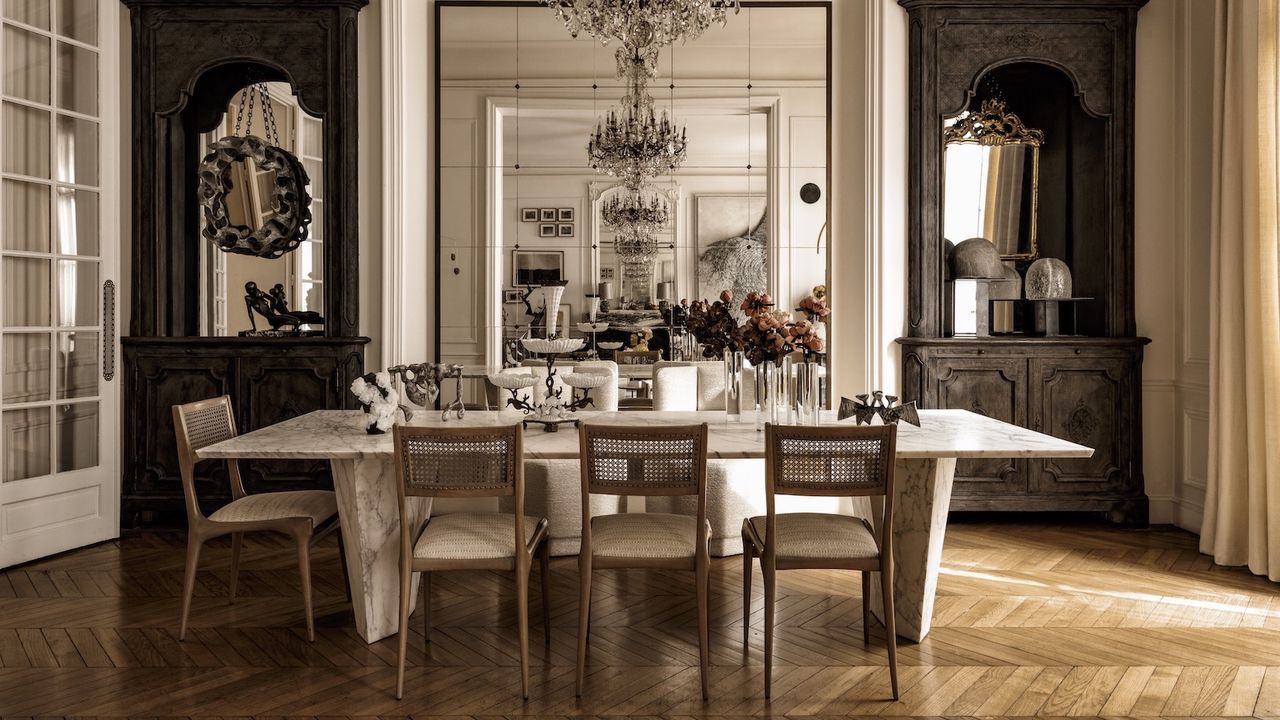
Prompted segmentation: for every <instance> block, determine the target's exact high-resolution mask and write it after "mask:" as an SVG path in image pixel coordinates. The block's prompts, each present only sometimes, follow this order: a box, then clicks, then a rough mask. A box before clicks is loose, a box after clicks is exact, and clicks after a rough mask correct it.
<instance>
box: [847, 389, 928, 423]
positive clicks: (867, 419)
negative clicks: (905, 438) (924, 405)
mask: <svg viewBox="0 0 1280 720" xmlns="http://www.w3.org/2000/svg"><path fill="white" fill-rule="evenodd" d="M856 397H857V400H850V399H849V398H840V411H839V413H838V417H839V419H841V420H844V419H847V418H850V417H852V418H854V420H856V421H857V423H858V424H859V425H870V424H871V420H872V419H873V418H875V417H876V416H879V417H880V419H881V420H882V421H883V422H884V424H886V425H897V424H898V421H899V420H905V421H907V422H908V423H910V424H912V425H915V426H916V427H920V413H919V412H917V411H916V403H915V401H914V400H912V401H911V402H909V403H907V404H905V405H899V404H897V403H898V396H897V395H886V394H884V391H882V390H875V391H872V392H870V393H866V394H863V395H858V396H856Z"/></svg>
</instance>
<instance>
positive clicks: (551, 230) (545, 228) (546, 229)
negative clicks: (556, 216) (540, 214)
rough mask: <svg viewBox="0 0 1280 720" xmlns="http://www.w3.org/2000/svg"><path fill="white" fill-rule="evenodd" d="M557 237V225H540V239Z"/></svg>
mask: <svg viewBox="0 0 1280 720" xmlns="http://www.w3.org/2000/svg"><path fill="white" fill-rule="evenodd" d="M555 236H556V224H555V223H542V224H540V225H538V237H555Z"/></svg>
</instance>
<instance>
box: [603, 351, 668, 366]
mask: <svg viewBox="0 0 1280 720" xmlns="http://www.w3.org/2000/svg"><path fill="white" fill-rule="evenodd" d="M613 357H614V359H615V360H617V361H618V364H619V365H652V364H654V363H656V362H658V361H659V360H661V359H662V351H661V350H619V351H618V352H616V353H614V355H613Z"/></svg>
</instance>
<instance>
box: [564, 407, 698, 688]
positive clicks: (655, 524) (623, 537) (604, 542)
mask: <svg viewBox="0 0 1280 720" xmlns="http://www.w3.org/2000/svg"><path fill="white" fill-rule="evenodd" d="M578 438H579V443H580V444H581V452H580V457H581V467H582V507H583V517H582V548H581V550H580V551H579V553H578V573H579V580H578V581H579V589H580V592H581V600H580V604H579V606H578V675H577V680H576V683H575V691H576V693H577V694H578V695H579V696H581V695H582V683H583V677H584V675H585V674H586V662H587V641H588V639H589V633H590V629H591V574H592V572H593V571H594V570H596V569H601V570H604V569H613V568H664V569H671V570H689V571H692V572H694V574H695V575H694V577H695V585H696V588H697V593H696V594H697V599H698V650H699V652H698V661H699V665H700V667H701V670H702V697H703V699H706V698H707V665H708V663H709V661H710V636H709V631H708V615H709V609H708V608H709V595H710V592H711V558H710V554H709V551H708V546H707V543H708V541H709V540H710V536H711V526H710V524H709V523H708V522H707V424H706V423H703V424H701V425H684V426H681V425H675V426H659V427H643V428H641V427H629V426H608V425H596V424H592V423H586V424H583V425H582V427H581V428H580V429H579V433H578ZM592 494H605V495H628V496H629V495H635V496H647V497H651V496H679V495H696V496H697V498H698V512H697V516H696V517H690V516H688V515H672V514H666V513H617V514H612V515H598V516H596V517H591V515H590V508H591V495H592Z"/></svg>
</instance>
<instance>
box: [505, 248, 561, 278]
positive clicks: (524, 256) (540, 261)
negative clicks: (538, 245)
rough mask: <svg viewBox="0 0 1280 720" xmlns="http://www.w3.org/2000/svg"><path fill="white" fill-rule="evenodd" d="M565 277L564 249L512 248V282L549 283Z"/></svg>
mask: <svg viewBox="0 0 1280 720" xmlns="http://www.w3.org/2000/svg"><path fill="white" fill-rule="evenodd" d="M563 278H564V251H563V250H512V251H511V284H512V285H515V286H517V287H520V286H525V285H548V284H550V283H558V282H560V281H561V280H562V279H563Z"/></svg>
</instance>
